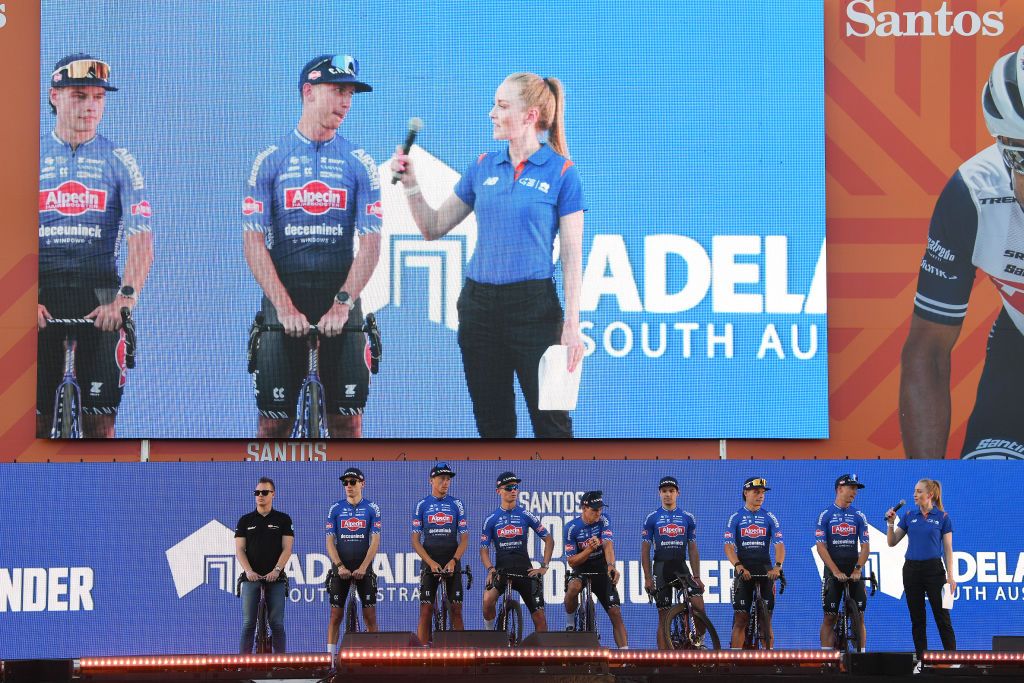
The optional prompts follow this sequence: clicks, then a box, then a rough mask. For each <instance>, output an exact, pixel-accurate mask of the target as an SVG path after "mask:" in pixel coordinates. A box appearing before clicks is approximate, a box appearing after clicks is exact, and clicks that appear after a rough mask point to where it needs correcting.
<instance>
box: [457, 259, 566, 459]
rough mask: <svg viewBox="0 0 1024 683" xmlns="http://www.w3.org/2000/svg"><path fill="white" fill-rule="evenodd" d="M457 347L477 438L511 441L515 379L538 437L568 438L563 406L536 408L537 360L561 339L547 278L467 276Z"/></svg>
mask: <svg viewBox="0 0 1024 683" xmlns="http://www.w3.org/2000/svg"><path fill="white" fill-rule="evenodd" d="M458 309H459V348H460V349H461V350H462V367H463V370H464V371H465V373H466V386H467V387H468V388H469V396H470V398H471V399H472V401H473V415H474V416H475V417H476V428H477V431H478V432H479V433H480V436H482V437H484V438H486V439H495V438H497V439H514V438H515V436H516V398H515V385H514V381H515V379H516V378H517V377H518V379H519V386H520V388H522V390H523V397H524V398H525V399H526V405H527V407H528V408H529V411H530V421H531V422H532V423H533V434H534V436H535V437H536V438H539V439H558V438H565V439H568V438H572V419H571V418H570V417H569V413H568V412H566V411H564V410H538V409H537V399H538V391H539V382H538V380H537V367H538V365H539V364H540V358H541V356H543V355H544V352H545V351H546V350H547V348H548V347H549V346H551V345H552V344H558V343H559V342H560V341H561V338H562V323H563V316H562V306H561V304H560V303H559V301H558V294H557V293H556V292H555V283H554V282H552V281H551V280H527V281H526V282H515V283H512V284H508V285H485V284H481V283H479V282H474V281H473V280H469V279H467V280H466V284H465V286H464V287H463V288H462V293H461V294H460V295H459V303H458Z"/></svg>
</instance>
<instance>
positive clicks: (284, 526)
mask: <svg viewBox="0 0 1024 683" xmlns="http://www.w3.org/2000/svg"><path fill="white" fill-rule="evenodd" d="M454 477H455V472H454V471H453V470H452V468H451V467H449V466H448V464H447V463H444V462H441V463H437V464H436V465H434V466H433V468H432V469H431V470H430V474H429V482H430V494H429V495H427V496H425V497H424V498H422V499H421V500H420V501H419V502H417V503H416V505H415V507H414V509H413V513H412V518H411V522H410V527H409V531H410V533H411V538H410V540H411V545H412V548H413V550H414V551H415V552H416V554H417V555H418V556H419V558H420V560H421V561H422V573H421V578H420V588H419V597H420V606H421V607H420V614H419V623H418V627H417V635H418V636H419V638H420V641H421V642H424V643H427V642H429V641H430V636H431V615H432V613H433V610H434V599H435V595H436V592H437V588H438V584H439V582H442V581H443V582H445V588H446V590H447V597H448V599H447V602H448V605H449V609H450V617H451V625H452V628H453V629H455V630H461V629H462V628H463V615H462V603H463V584H462V574H461V573H460V572H461V570H462V565H463V563H464V562H465V561H466V560H465V555H466V553H467V552H468V551H469V547H470V543H471V538H470V536H471V531H470V528H469V523H468V520H467V514H466V509H465V506H464V505H463V503H462V501H461V500H460V499H459V498H456V497H454V496H452V495H451V494H450V493H449V488H450V487H451V484H452V480H453V478H454ZM340 480H341V482H342V484H343V487H344V492H345V494H344V496H343V497H342V498H341V499H340V500H338V501H337V502H335V503H334V504H333V505H331V507H330V509H329V511H328V514H327V520H326V523H325V531H326V547H327V554H328V556H329V557H330V560H331V563H332V568H331V569H330V571H329V573H328V577H327V581H326V584H327V592H328V594H329V595H330V604H331V613H330V622H329V626H328V634H327V648H328V651H329V652H330V653H331V654H332V656H333V655H334V654H335V653H336V652H337V645H338V636H339V631H340V624H341V621H342V612H343V607H344V605H345V603H346V599H347V597H348V593H349V591H350V590H352V591H356V595H357V596H358V600H359V602H360V604H361V606H362V616H363V620H364V623H365V626H366V629H367V630H368V631H376V630H377V618H376V609H375V605H376V602H377V583H376V577H375V575H374V573H373V569H372V566H373V560H374V556H375V555H376V553H377V552H378V550H379V549H380V534H381V531H382V515H381V510H380V507H378V505H377V504H376V503H374V502H372V501H370V500H367V499H366V498H364V497H363V487H364V485H365V483H366V477H365V476H364V474H363V472H362V471H361V470H360V469H359V468H357V467H349V468H348V469H346V470H345V472H344V474H342V475H341V477H340ZM521 484H522V480H521V479H520V478H519V477H518V476H516V475H515V473H513V472H511V471H505V472H502V473H500V474H499V475H498V476H497V478H496V480H495V491H496V494H497V496H498V499H499V504H498V506H497V508H496V509H494V510H493V511H492V512H490V513H489V514H488V515H487V516H486V517H485V519H484V522H483V525H482V529H481V532H480V536H479V542H478V543H477V545H478V548H479V557H480V562H481V565H482V566H483V568H484V570H485V571H486V572H487V575H486V576H487V578H486V587H485V591H484V595H483V599H482V602H483V605H482V607H483V617H484V622H485V625H486V627H487V628H488V629H494V628H495V605H496V603H497V600H498V596H499V595H501V594H502V593H504V592H505V589H506V586H505V581H511V583H512V589H513V590H514V591H515V592H516V593H518V594H519V596H520V599H521V601H522V604H523V605H524V606H525V607H526V609H527V610H528V611H529V613H530V615H531V617H532V621H533V626H534V630H535V631H538V632H542V631H546V630H548V628H549V624H548V621H547V617H546V615H545V609H544V608H545V605H544V596H543V590H542V583H541V577H542V576H543V575H544V574H546V573H547V572H548V569H549V565H550V561H551V556H552V553H553V551H554V546H555V542H556V540H555V539H553V538H552V535H551V533H550V532H549V531H548V529H546V528H545V526H544V524H543V523H542V522H541V520H540V518H539V517H537V516H536V515H535V514H533V513H532V512H530V511H529V510H528V509H526V508H525V507H524V506H523V505H522V504H521V503H520V502H519V501H520V496H521V495H522V489H521ZM862 488H864V484H863V483H861V482H860V481H859V480H858V478H857V475H855V474H844V475H842V476H840V477H839V478H838V479H836V481H835V498H834V501H833V503H832V504H831V505H829V506H828V507H827V508H825V509H824V510H823V511H822V512H821V514H820V515H819V516H818V519H817V524H816V527H815V545H816V550H817V552H818V554H819V556H820V557H821V559H822V561H823V563H824V578H823V582H822V607H823V610H824V619H823V622H822V630H821V645H822V647H832V645H833V642H832V638H833V630H832V627H833V625H834V623H835V619H836V616H837V614H838V612H839V603H840V596H841V595H842V594H843V589H844V585H843V584H845V583H846V582H851V584H852V592H851V595H852V597H853V599H854V600H856V602H857V605H858V607H859V608H860V609H859V614H862V613H863V610H864V609H865V607H866V598H865V595H866V594H865V590H864V586H863V578H864V577H863V574H864V566H865V563H866V561H867V557H868V553H869V552H870V546H869V542H868V523H867V518H866V517H865V516H864V514H863V513H862V512H860V511H859V510H857V509H856V508H855V507H854V506H853V502H854V500H855V499H856V497H857V493H858V491H859V490H860V489H862ZM770 490H771V489H770V487H769V486H768V482H767V480H766V479H764V478H763V477H751V478H749V479H747V480H746V481H744V482H743V485H742V488H741V494H742V500H743V504H742V506H741V507H740V508H739V509H738V510H737V511H736V512H734V513H732V515H731V516H730V517H729V519H728V521H727V522H726V525H725V529H724V532H723V536H722V541H723V544H724V550H725V554H726V557H727V558H728V559H729V561H730V562H731V563H732V565H733V568H734V574H735V579H734V582H733V586H732V605H733V609H734V619H733V626H732V637H731V639H730V644H731V646H732V647H734V648H740V647H743V646H744V634H745V631H746V628H747V620H748V618H749V614H750V611H751V600H752V596H753V595H754V589H755V585H758V586H759V587H760V595H761V596H762V597H763V598H764V599H765V600H766V602H767V610H768V624H766V625H765V627H766V628H765V633H766V635H767V638H766V641H767V642H765V643H764V646H765V647H768V648H770V647H771V646H772V635H771V633H772V631H771V626H770V614H771V611H772V610H773V609H774V605H775V582H776V581H777V580H778V579H780V578H781V577H782V571H783V564H784V563H785V561H786V549H785V546H784V544H783V533H782V525H781V523H780V521H779V519H778V518H777V517H776V516H775V515H774V514H773V513H771V512H770V511H769V510H767V509H766V508H765V498H766V495H767V492H768V491H770ZM275 493H276V491H275V487H274V483H273V482H272V481H271V480H270V479H268V478H262V479H260V482H259V484H258V485H257V488H256V491H255V494H256V503H257V507H256V511H255V512H253V513H249V514H248V515H246V516H244V517H242V518H241V519H240V520H239V525H238V527H237V528H236V532H235V537H236V546H237V553H236V554H237V557H238V560H239V562H240V563H241V566H242V568H243V570H244V571H245V573H246V576H247V578H249V579H250V580H251V581H257V580H259V579H261V578H265V579H266V581H270V582H276V583H277V584H279V585H280V584H281V582H282V581H284V580H286V579H285V577H283V575H282V572H283V568H284V566H285V564H286V562H287V556H288V555H289V554H290V549H291V540H292V538H293V536H294V531H293V529H292V525H291V520H290V519H289V518H287V515H284V514H283V513H280V512H278V511H276V510H274V509H273V497H274V495H275ZM679 495H680V490H679V483H678V481H677V480H676V478H675V477H672V476H665V477H662V478H661V480H660V481H659V483H658V496H659V497H660V501H661V505H660V506H659V507H658V508H657V509H656V510H654V511H653V512H651V513H650V514H648V515H647V516H646V517H645V518H644V519H643V520H642V521H641V520H637V522H638V523H640V524H641V526H642V528H641V534H640V538H641V547H640V556H641V566H642V568H643V576H644V587H645V589H646V590H647V592H648V593H649V594H650V595H651V597H652V600H653V601H654V602H655V603H656V605H657V608H658V610H659V621H663V620H664V619H665V615H666V614H667V613H668V611H669V609H670V608H671V607H673V604H672V602H673V599H672V596H673V589H672V587H671V586H670V584H672V583H673V582H675V583H678V582H679V581H682V584H683V585H685V586H687V587H688V588H687V589H688V591H689V593H690V599H691V603H692V605H693V608H694V609H695V610H697V611H699V612H700V613H701V614H702V615H703V614H704V603H703V599H702V598H701V595H702V594H703V592H704V583H703V581H702V580H701V560H700V553H699V549H698V546H697V520H696V518H695V517H694V515H693V514H692V513H690V512H687V511H685V510H684V509H683V508H682V506H681V505H680V500H679ZM605 507H606V504H605V501H604V499H603V495H602V492H601V491H588V492H585V493H583V494H582V496H581V497H580V499H579V508H580V514H579V516H578V517H576V518H575V519H573V520H572V521H570V522H569V523H568V524H566V525H565V527H564V529H563V538H562V539H558V541H560V542H562V543H563V544H564V554H565V559H566V561H567V564H568V572H569V573H568V577H567V582H566V590H565V598H564V601H563V610H561V611H562V612H563V613H564V614H565V628H566V630H573V627H574V620H573V619H574V614H575V613H576V610H577V607H578V604H579V602H578V601H579V595H580V592H581V590H582V588H583V578H582V577H584V576H585V577H587V580H588V581H589V589H590V591H591V592H592V594H593V596H594V599H595V600H596V601H597V602H600V604H601V606H602V607H603V608H604V610H605V612H606V613H607V615H608V618H609V620H610V621H611V624H612V630H613V634H614V639H615V643H616V645H617V646H618V647H620V648H624V647H627V646H628V636H627V631H626V625H625V622H624V621H623V618H622V613H621V609H620V607H619V603H620V598H619V593H618V589H617V587H616V585H617V583H618V581H619V572H618V570H617V569H616V567H615V559H616V547H615V544H614V534H613V531H612V523H611V521H610V520H609V517H608V516H607V515H606V514H605V512H604V511H605ZM254 515H257V516H261V517H262V518H263V519H271V520H272V521H274V522H276V523H275V524H271V525H268V524H265V523H260V520H258V519H257V520H255V521H254V519H253V516H254ZM531 531H532V532H533V533H534V534H535V535H536V537H537V538H538V539H539V540H540V541H541V543H542V544H543V553H542V559H541V560H540V561H539V563H538V564H537V565H536V566H535V565H534V562H533V561H532V560H531V559H530V554H529V551H528V548H529V545H528V544H529V542H530V532H531ZM285 547H287V552H286V553H285V552H283V550H284V549H285ZM492 547H493V553H492ZM509 574H511V575H512V577H509V576H508V575H509ZM254 599H255V598H253V597H251V596H250V597H249V598H248V600H249V603H251V602H252V600H254ZM284 599H285V591H284V589H283V588H282V589H279V590H278V591H276V592H274V593H270V592H269V591H268V594H267V600H268V605H269V607H270V613H271V614H272V615H274V614H280V612H281V610H283V603H284ZM244 613H245V615H246V623H245V627H244V629H243V634H242V645H241V649H242V650H243V651H248V648H250V647H251V644H252V634H253V631H252V628H253V623H252V621H251V619H250V616H251V615H252V614H253V610H252V606H251V604H247V605H246V606H245V608H244ZM704 616H706V615H704ZM557 627H559V628H560V627H561V625H560V624H558V625H557ZM855 628H857V629H858V630H859V633H860V638H859V642H860V643H864V642H865V640H864V626H863V619H862V618H860V619H859V620H858V621H857V623H856V624H855ZM271 629H272V630H279V631H280V634H279V637H277V636H275V638H274V643H275V649H276V647H277V646H278V644H280V646H281V648H282V650H283V647H284V645H283V644H284V632H283V621H282V620H281V619H277V620H276V624H275V620H273V619H272V620H271ZM660 632H661V629H659V633H660ZM659 647H663V648H666V647H668V643H665V642H663V640H662V638H660V637H659Z"/></svg>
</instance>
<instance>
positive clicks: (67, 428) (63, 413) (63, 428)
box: [51, 384, 81, 439]
mask: <svg viewBox="0 0 1024 683" xmlns="http://www.w3.org/2000/svg"><path fill="white" fill-rule="evenodd" d="M57 400H58V402H59V407H58V409H57V410H58V411H59V415H58V416H57V418H56V419H55V420H54V422H55V424H54V427H56V429H55V430H53V431H51V434H52V433H53V432H54V431H55V432H56V436H57V438H59V439H77V438H79V437H80V436H81V434H80V433H78V432H79V429H78V396H77V395H76V394H75V387H74V386H73V385H71V384H62V385H61V387H60V393H59V396H58V398H57Z"/></svg>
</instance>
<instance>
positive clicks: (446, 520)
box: [427, 512, 455, 526]
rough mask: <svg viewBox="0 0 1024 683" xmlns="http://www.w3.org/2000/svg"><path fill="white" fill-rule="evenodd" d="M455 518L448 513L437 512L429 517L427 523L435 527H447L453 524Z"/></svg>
mask: <svg viewBox="0 0 1024 683" xmlns="http://www.w3.org/2000/svg"><path fill="white" fill-rule="evenodd" d="M454 519H455V518H454V517H452V516H451V515H449V514H448V513H447V512H435V513H434V514H432V515H429V516H428V517H427V523H428V524H433V525H434V526H447V525H448V524H451V523H452V521H453V520H454Z"/></svg>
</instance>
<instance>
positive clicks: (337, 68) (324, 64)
mask: <svg viewBox="0 0 1024 683" xmlns="http://www.w3.org/2000/svg"><path fill="white" fill-rule="evenodd" d="M324 68H326V69H327V70H328V72H329V73H332V74H339V73H342V74H349V75H350V76H358V75H359V60H358V59H356V58H355V57H353V56H351V55H334V56H333V57H330V58H329V59H324V60H323V61H320V62H318V63H316V64H314V65H313V66H312V67H311V69H324Z"/></svg>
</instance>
